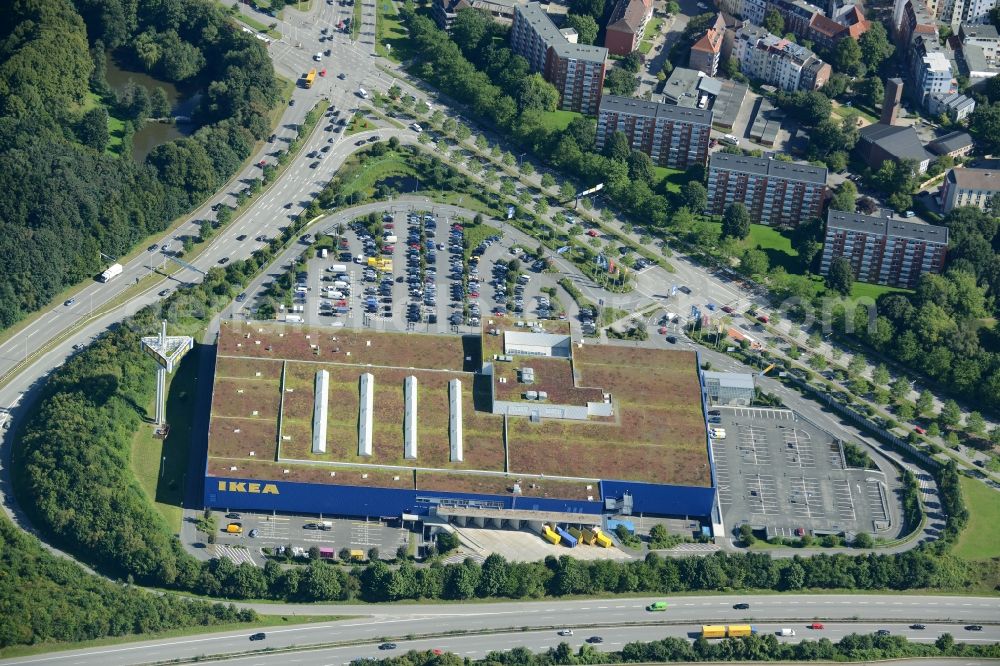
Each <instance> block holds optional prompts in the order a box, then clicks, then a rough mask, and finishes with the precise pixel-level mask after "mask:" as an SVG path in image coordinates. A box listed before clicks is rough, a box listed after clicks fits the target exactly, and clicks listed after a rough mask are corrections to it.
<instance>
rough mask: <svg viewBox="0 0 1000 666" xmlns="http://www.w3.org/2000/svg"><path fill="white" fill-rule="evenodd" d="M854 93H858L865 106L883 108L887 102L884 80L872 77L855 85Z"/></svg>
mask: <svg viewBox="0 0 1000 666" xmlns="http://www.w3.org/2000/svg"><path fill="white" fill-rule="evenodd" d="M854 91H855V92H856V93H858V94H859V95H860V96H861V97H862V99H863V100H864V102H865V104H867V105H868V106H870V107H872V108H873V109H876V108H878V107H880V106H882V104H883V102H884V101H885V85H883V83H882V79H880V78H878V77H877V76H872V77H869V78H867V79H863V80H861V81H859V82H858V83H855V84H854Z"/></svg>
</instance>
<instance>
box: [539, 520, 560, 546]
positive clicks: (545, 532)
mask: <svg viewBox="0 0 1000 666" xmlns="http://www.w3.org/2000/svg"><path fill="white" fill-rule="evenodd" d="M542 537H544V538H545V540H546V541H548V542H549V543H552V544H555V545H558V544H559V542H560V541H562V537H561V536H559V535H558V534H556V533H555V532H553V531H552V530H551V529H549V526H548V525H546V526H544V527H543V528H542Z"/></svg>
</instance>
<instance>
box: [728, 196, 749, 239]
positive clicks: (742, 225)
mask: <svg viewBox="0 0 1000 666" xmlns="http://www.w3.org/2000/svg"><path fill="white" fill-rule="evenodd" d="M749 235H750V213H749V212H748V211H747V207H746V206H744V205H743V203H741V202H739V201H737V202H735V203H731V204H729V205H728V206H726V210H725V211H724V212H723V214H722V237H723V238H735V239H737V240H743V239H744V238H746V237H747V236H749Z"/></svg>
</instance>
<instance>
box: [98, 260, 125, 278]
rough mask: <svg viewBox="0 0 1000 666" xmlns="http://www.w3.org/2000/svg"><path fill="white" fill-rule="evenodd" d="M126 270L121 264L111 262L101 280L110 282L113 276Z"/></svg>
mask: <svg viewBox="0 0 1000 666" xmlns="http://www.w3.org/2000/svg"><path fill="white" fill-rule="evenodd" d="M124 270H125V269H124V268H122V265H121V264H111V265H110V266H108V269H107V270H106V271H104V272H103V273H101V282H110V281H111V279H112V278H115V277H117V276H119V275H121V274H122V271H124Z"/></svg>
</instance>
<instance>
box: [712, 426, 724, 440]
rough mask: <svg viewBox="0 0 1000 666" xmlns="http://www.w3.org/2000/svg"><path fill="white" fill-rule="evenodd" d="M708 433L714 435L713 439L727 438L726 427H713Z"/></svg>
mask: <svg viewBox="0 0 1000 666" xmlns="http://www.w3.org/2000/svg"><path fill="white" fill-rule="evenodd" d="M708 434H709V435H711V436H712V439H725V438H726V429H725V428H712V429H710V430H709V431H708Z"/></svg>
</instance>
